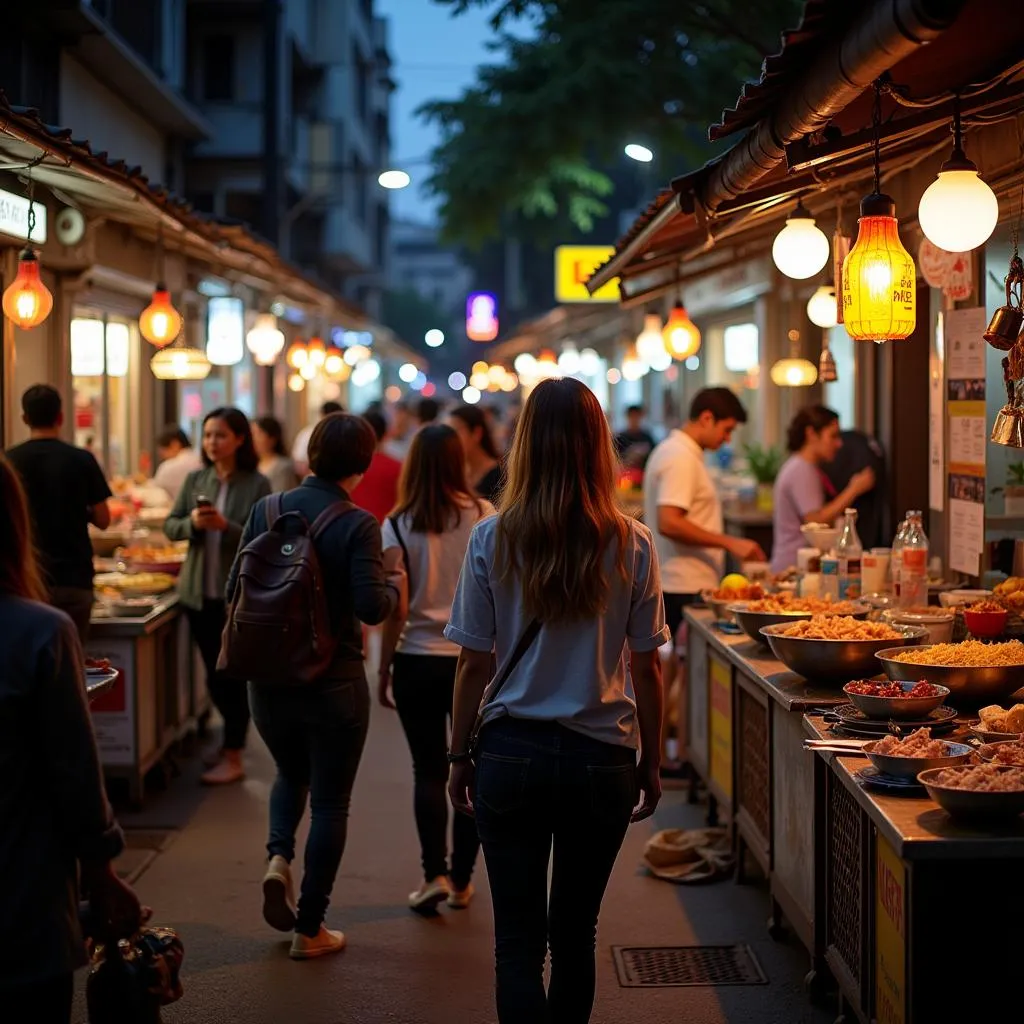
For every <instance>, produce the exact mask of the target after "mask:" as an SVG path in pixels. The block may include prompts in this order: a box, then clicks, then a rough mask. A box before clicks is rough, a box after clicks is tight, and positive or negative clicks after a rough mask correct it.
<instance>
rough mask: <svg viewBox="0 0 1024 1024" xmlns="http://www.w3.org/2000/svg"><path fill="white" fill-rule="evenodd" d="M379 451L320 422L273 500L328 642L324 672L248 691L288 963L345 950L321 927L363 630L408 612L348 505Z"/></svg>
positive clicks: (345, 781)
mask: <svg viewBox="0 0 1024 1024" xmlns="http://www.w3.org/2000/svg"><path fill="white" fill-rule="evenodd" d="M376 444H377V439H376V437H375V436H374V433H373V429H372V428H371V427H370V425H369V424H368V423H367V422H366V420H364V419H363V418H362V417H360V416H350V415H348V414H346V413H332V414H330V415H328V416H326V417H324V419H322V420H321V421H320V422H319V423H318V424H317V425H316V427H315V429H314V430H313V434H312V437H311V438H310V440H309V466H310V469H311V470H312V473H313V475H312V476H310V477H307V478H306V479H305V480H304V481H303V482H302V484H301V486H299V487H297V488H295V490H293V491H289V492H288V493H287V494H285V495H283V496H281V497H280V498H277V497H276V496H275V498H274V499H271V500H272V501H274V502H276V501H280V502H281V509H280V512H281V514H282V515H284V516H287V515H288V514H289V513H292V512H299V513H301V514H302V516H304V517H305V520H306V522H307V523H309V524H312V530H313V542H314V545H315V550H316V554H317V559H318V561H319V566H320V570H321V579H322V580H323V583H324V599H325V600H326V604H327V612H328V616H329V621H330V634H331V635H332V636H333V637H335V638H336V639H337V646H336V647H335V649H334V654H333V658H332V660H331V662H330V664H329V665H328V667H327V669H326V670H325V671H324V672H323V673H322V675H319V676H317V677H316V678H314V679H312V680H311V681H309V682H303V683H300V682H297V681H295V680H289V679H287V678H282V679H280V680H279V681H270V682H268V681H260V682H250V683H249V695H250V699H251V701H252V711H253V720H254V721H255V723H256V728H257V729H258V730H259V733H260V736H262V737H263V740H264V742H265V743H266V744H267V746H268V747H269V748H270V753H271V754H272V755H273V758H274V762H275V764H276V765H277V778H276V779H275V780H274V786H273V789H272V790H271V793H270V838H269V841H268V843H267V852H268V854H269V858H270V864H269V866H268V869H267V873H266V875H265V876H264V879H263V916H264V919H265V920H266V921H267V923H268V924H269V925H271V927H273V928H276V929H278V930H279V931H292V930H294V932H295V934H294V936H293V940H292V948H291V956H292V958H293V959H295V960H308V959H310V958H312V957H318V956H323V955H325V954H327V953H337V952H338V951H339V950H341V949H342V948H344V946H345V936H344V935H343V934H342V933H341V932H337V931H329V930H328V929H327V928H325V927H324V924H323V921H324V916H325V914H326V912H327V905H328V902H329V901H330V895H331V889H332V888H333V887H334V879H335V876H336V875H337V873H338V866H339V864H340V863H341V856H342V853H343V852H344V850H345V839H346V833H347V827H348V809H349V801H350V798H351V794H352V786H353V784H354V783H355V778H356V771H357V769H358V768H359V759H360V757H361V756H362V753H363V744H364V742H365V741H366V730H367V726H368V723H369V714H370V693H369V688H368V686H367V683H366V672H365V669H364V668H363V638H362V629H361V626H360V622H365V623H367V624H368V625H376V624H377V623H379V622H383V621H384V620H385V619H387V618H388V617H389V616H391V615H393V614H395V613H396V612H397V613H398V614H399V615H403V616H404V614H405V607H404V605H405V597H406V594H405V573H404V572H403V571H402V570H401V568H400V567H399V566H398V560H399V559H398V553H397V552H395V553H393V554H391V555H389V557H388V558H383V557H382V554H381V543H380V527H379V526H378V525H377V521H376V520H375V519H374V518H373V516H372V515H370V513H369V512H365V511H363V510H362V509H358V508H356V507H355V505H353V504H352V502H351V500H350V498H349V495H350V494H351V492H352V488H353V487H355V485H356V484H357V483H359V480H360V478H361V477H362V475H363V473H365V472H366V468H367V466H369V465H370V459H371V458H372V457H373V451H374V448H375V447H376ZM268 504H269V503H268V502H267V501H263V502H260V504H259V505H257V506H256V508H255V509H253V513H252V517H251V518H250V519H249V522H248V523H247V524H246V527H245V534H244V535H243V537H242V543H241V546H240V550H241V551H244V549H245V547H246V545H247V544H248V543H249V542H250V541H251V540H253V539H254V538H256V537H258V536H260V535H261V534H264V533H266V531H267V529H268V526H269V524H268V522H267V511H268ZM324 514H327V515H328V516H330V517H332V518H329V519H327V520H322V521H321V522H322V524H323V525H322V527H321V528H319V529H318V528H317V527H316V522H317V519H318V518H319V517H320V516H322V515H324ZM240 561H241V559H239V560H238V561H236V562H235V565H234V567H233V568H232V572H231V576H230V578H229V580H228V600H229V601H230V600H232V599H233V598H234V596H235V588H236V586H238V585H239V583H238V570H239V562H240ZM242 586H243V594H244V586H245V584H244V583H243V584H242ZM307 795H308V796H309V803H310V812H311V824H310V829H309V839H308V840H307V842H306V851H305V873H304V875H303V878H302V895H301V898H300V900H299V904H298V913H296V909H295V904H294V898H293V895H292V892H293V886H292V876H291V867H290V865H291V862H292V861H293V860H294V858H295V832H296V829H297V828H298V827H299V822H300V821H301V820H302V815H303V812H304V811H305V806H306V798H307Z"/></svg>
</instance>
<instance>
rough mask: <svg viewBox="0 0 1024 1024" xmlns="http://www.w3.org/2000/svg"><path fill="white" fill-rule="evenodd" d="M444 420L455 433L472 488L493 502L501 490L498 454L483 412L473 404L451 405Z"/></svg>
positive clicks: (499, 458)
mask: <svg viewBox="0 0 1024 1024" xmlns="http://www.w3.org/2000/svg"><path fill="white" fill-rule="evenodd" d="M448 422H449V424H450V425H451V426H452V428H453V429H454V430H455V433H456V434H458V435H459V440H460V441H461V442H462V447H463V449H464V451H465V453H466V454H465V458H466V476H467V478H468V479H469V482H470V484H472V486H473V490H474V491H476V493H477V494H479V495H480V497H481V498H486V499H487V500H488V501H489V502H491V504H492V505H494V504H497V501H498V495H499V494H500V493H501V480H502V475H501V456H500V455H499V453H498V446H497V445H496V444H495V443H494V435H493V434H492V433H491V428H490V426H489V424H488V423H487V418H486V417H485V416H484V414H483V412H482V411H481V410H480V409H478V408H477V407H476V406H475V405H460V406H459V407H458V408H456V409H452V411H451V414H450V415H449V417H448Z"/></svg>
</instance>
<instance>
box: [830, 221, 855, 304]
mask: <svg viewBox="0 0 1024 1024" xmlns="http://www.w3.org/2000/svg"><path fill="white" fill-rule="evenodd" d="M851 245H853V239H852V238H850V236H849V235H848V234H846V232H845V231H843V204H842V202H840V203H839V205H838V206H837V207H836V229H835V231H834V232H833V233H832V281H833V282H835V281H839V282H840V283H842V280H843V264H844V263H845V262H846V257H847V256H849V255H850V246H851ZM839 298H840V297H839V296H838V295H837V296H836V323H837V324H841V323H842V322H843V304H842V302H840V301H839Z"/></svg>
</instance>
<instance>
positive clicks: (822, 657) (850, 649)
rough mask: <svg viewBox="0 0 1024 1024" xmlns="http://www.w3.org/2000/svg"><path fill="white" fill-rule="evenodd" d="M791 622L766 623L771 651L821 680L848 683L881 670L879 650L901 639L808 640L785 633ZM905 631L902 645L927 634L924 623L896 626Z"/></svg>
mask: <svg viewBox="0 0 1024 1024" xmlns="http://www.w3.org/2000/svg"><path fill="white" fill-rule="evenodd" d="M788 625H789V624H788V623H784V624H782V625H774V626H765V627H764V628H762V630H761V635H762V636H763V637H765V638H766V639H767V641H768V645H769V647H771V649H772V653H773V654H774V655H775V657H776V658H778V659H779V661H781V662H782V663H783V664H784V665H785V666H786V667H787V668H789V669H791V670H792V671H794V672H796V673H797V674H799V675H802V676H803V677H804V678H805V679H812V680H814V681H815V682H818V683H848V682H849V681H850V680H851V679H865V678H867V677H868V676H873V675H875V674H876V673H877V672H878V662H877V661H876V660H875V654H876V652H877V651H879V650H882V649H885V648H892V646H893V644H898V643H899V641H898V640H808V639H805V638H804V637H799V636H783V635H782V633H783V630H785V629H786V628H787V626H788ZM892 628H893V629H895V630H897V631H898V632H900V633H902V634H903V643H902V645H901V646H910V645H912V644H919V643H920V642H921V640H922V639H923V638H924V637H925V636H926V635H927V632H928V631H927V630H926V629H925V628H924V627H923V626H893V627H892Z"/></svg>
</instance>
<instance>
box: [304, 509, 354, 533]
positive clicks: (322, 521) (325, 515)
mask: <svg viewBox="0 0 1024 1024" xmlns="http://www.w3.org/2000/svg"><path fill="white" fill-rule="evenodd" d="M358 509H359V506H358V505H353V504H352V502H351V501H342V500H339V501H336V502H335V503H334V504H333V505H329V506H328V507H327V508H325V509H324V510H323V512H321V513H320V515H318V516H317V517H316V519H314V520H313V525H312V526H310V528H309V536H310V538H311V539H312V540H316V539H317V537H319V536H320V534H322V533H323V532H324V530H326V529H327V527H328V526H330V525H331V523H333V522H334V521H335V520H336V519H340V518H341V517H342V516H345V515H348V514H349V512H356V511H358Z"/></svg>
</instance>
